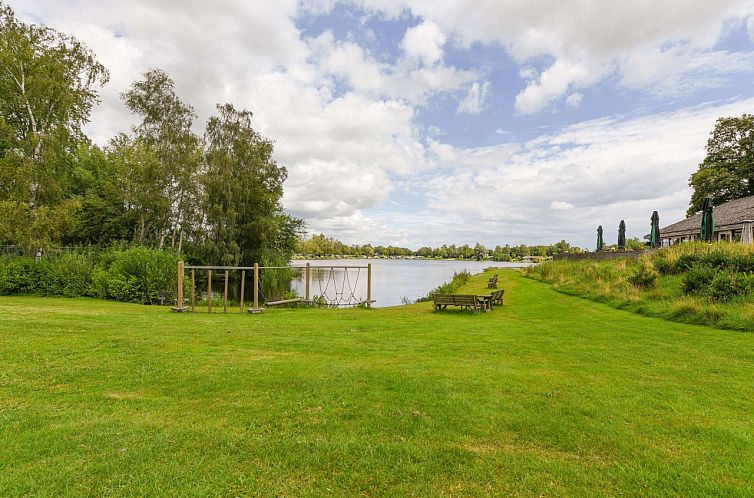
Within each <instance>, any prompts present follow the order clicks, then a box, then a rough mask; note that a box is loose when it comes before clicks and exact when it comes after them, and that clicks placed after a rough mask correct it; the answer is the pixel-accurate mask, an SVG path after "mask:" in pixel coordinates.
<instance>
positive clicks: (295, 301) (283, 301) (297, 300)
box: [267, 297, 308, 306]
mask: <svg viewBox="0 0 754 498" xmlns="http://www.w3.org/2000/svg"><path fill="white" fill-rule="evenodd" d="M305 302H308V301H307V300H306V299H304V298H301V297H297V298H294V299H283V300H281V301H270V302H269V303H267V306H278V305H281V304H292V303H305Z"/></svg>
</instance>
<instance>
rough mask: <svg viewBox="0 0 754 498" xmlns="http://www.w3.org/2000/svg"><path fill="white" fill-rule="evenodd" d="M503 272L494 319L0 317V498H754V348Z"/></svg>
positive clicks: (403, 311) (27, 303)
mask: <svg viewBox="0 0 754 498" xmlns="http://www.w3.org/2000/svg"><path fill="white" fill-rule="evenodd" d="M500 273H501V281H502V287H503V288H505V289H506V305H505V306H504V307H503V308H498V309H496V310H495V311H493V312H492V313H486V314H473V313H470V312H456V311H447V312H443V313H433V312H432V311H431V304H430V303H423V304H417V305H411V306H406V307H398V308H392V309H373V310H363V309H357V310H317V309H312V310H307V309H296V310H276V311H268V312H265V313H264V314H262V315H257V316H249V315H240V314H238V313H235V314H228V315H222V314H213V315H207V314H199V313H197V314H171V313H169V312H167V311H166V310H165V309H164V308H155V307H144V306H137V305H128V304H118V303H113V302H103V301H95V300H88V299H55V298H34V297H4V298H0V496H14V495H41V496H63V495H96V496H108V495H138V496H143V495H174V496H175V495H208V496H237V495H264V496H273V495H275V496H328V495H329V496H347V495H365V496H397V495H417V496H467V495H471V496H474V495H476V496H489V495H520V496H602V495H605V496H616V495H620V494H623V495H624V496H650V495H654V496H684V497H686V496H751V495H752V494H754V382H752V379H754V335H752V334H749V333H741V332H731V331H722V330H716V329H711V328H705V327H700V326H693V325H684V324H678V323H670V322H665V321H662V320H659V319H653V318H647V317H643V316H639V315H635V314H632V313H628V312H624V311H620V310H615V309H613V308H610V307H608V306H605V305H602V304H598V303H594V302H591V301H587V300H583V299H579V298H576V297H571V296H567V295H564V294H561V293H558V292H556V291H554V290H552V289H551V288H550V287H549V286H547V285H546V284H542V283H539V282H536V281H533V280H529V279H524V278H522V277H521V276H520V275H519V274H518V273H517V272H514V271H504V272H500ZM487 276H489V273H488V274H486V275H481V276H478V277H475V278H474V279H473V280H472V282H471V283H470V284H469V285H468V286H467V287H466V288H465V289H462V290H461V292H466V291H468V292H482V291H486V289H485V287H486V286H485V283H486V278H487ZM377 278H378V277H377Z"/></svg>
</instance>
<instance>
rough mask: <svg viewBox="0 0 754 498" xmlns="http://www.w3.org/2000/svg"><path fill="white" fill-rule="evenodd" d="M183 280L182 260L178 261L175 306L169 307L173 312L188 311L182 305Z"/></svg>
mask: <svg viewBox="0 0 754 498" xmlns="http://www.w3.org/2000/svg"><path fill="white" fill-rule="evenodd" d="M183 281H184V270H183V261H179V262H178V290H177V293H176V294H177V296H176V303H175V306H174V307H172V308H170V310H171V311H175V312H178V313H180V312H183V311H188V308H186V307H185V306H184V305H183Z"/></svg>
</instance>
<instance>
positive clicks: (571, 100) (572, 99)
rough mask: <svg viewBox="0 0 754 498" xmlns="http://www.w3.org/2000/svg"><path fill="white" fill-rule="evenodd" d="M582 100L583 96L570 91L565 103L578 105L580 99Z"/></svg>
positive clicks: (572, 105) (573, 105)
mask: <svg viewBox="0 0 754 498" xmlns="http://www.w3.org/2000/svg"><path fill="white" fill-rule="evenodd" d="M582 100H584V96H583V95H582V94H580V93H578V92H575V93H572V94H571V95H569V96H568V98H566V105H567V106H568V107H574V108H575V107H578V106H580V105H581V101H582Z"/></svg>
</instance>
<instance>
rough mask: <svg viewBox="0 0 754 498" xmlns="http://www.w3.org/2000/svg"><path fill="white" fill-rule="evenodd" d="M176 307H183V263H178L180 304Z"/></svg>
mask: <svg viewBox="0 0 754 498" xmlns="http://www.w3.org/2000/svg"><path fill="white" fill-rule="evenodd" d="M176 306H178V307H179V308H182V307H183V261H179V262H178V302H177V303H176Z"/></svg>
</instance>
